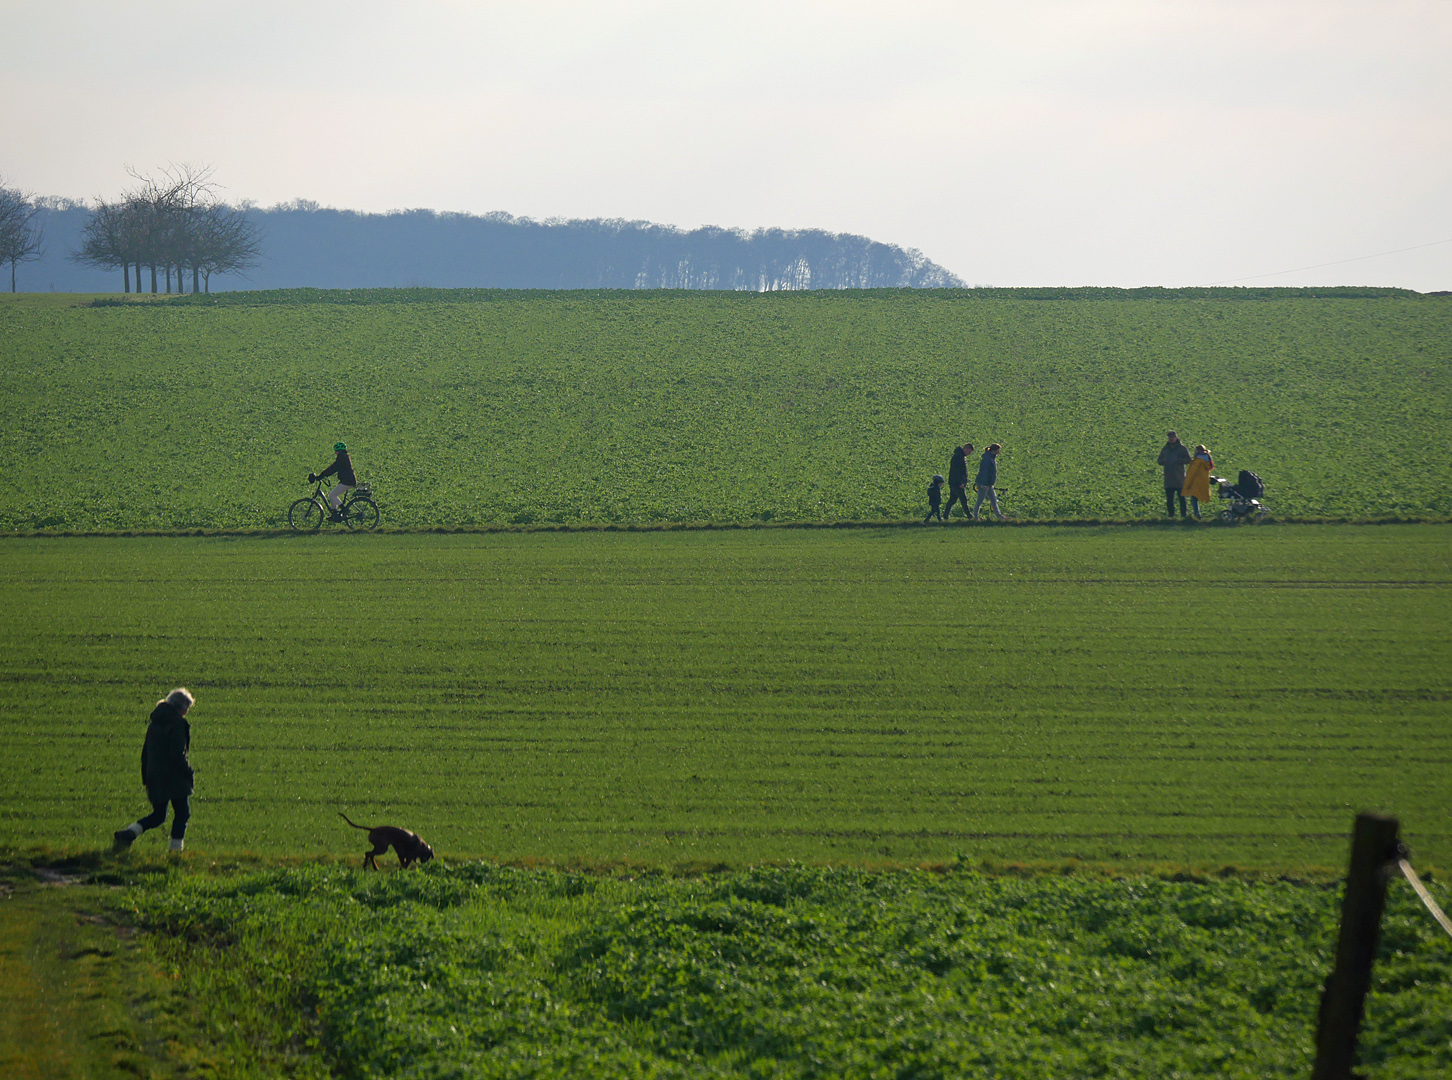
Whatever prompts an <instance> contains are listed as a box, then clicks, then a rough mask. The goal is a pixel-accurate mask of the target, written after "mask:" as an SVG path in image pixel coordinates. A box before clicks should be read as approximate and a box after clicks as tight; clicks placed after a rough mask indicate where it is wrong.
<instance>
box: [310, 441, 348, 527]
mask: <svg viewBox="0 0 1452 1080" xmlns="http://www.w3.org/2000/svg"><path fill="white" fill-rule="evenodd" d="M333 452H334V453H335V454H337V455H338V456H337V457H336V458H334V459H333V463H332V464H331V465H330V466H328V468H327V469H325V470H323V471H322V472H320V473H318V474H317V475H316V476H314V475H313V474H312V473H308V483H309V484H311V483H314V482H315V481H318V480H322V479H325V478H326V477H329V476H332V475H333V474H334V473H336V474H337V476H338V483H337V484H336V485H335V486H334V487H333V490H332V491H330V492H328V505H329V506H331V507H332V508H333V512H332V514H331V515H330V516H329V520H330V521H342V520H343V515H342V514H340V513H339V512H338V509H339V506H340V505H341V504H342V502H343V496H344V495H346V494H348V492H350V491H352V490H353V489H354V488H355V487H357V486H358V476H357V474H355V473H354V472H353V459H352V458H350V457H349V456H348V446H347V444H346V443H334V444H333Z"/></svg>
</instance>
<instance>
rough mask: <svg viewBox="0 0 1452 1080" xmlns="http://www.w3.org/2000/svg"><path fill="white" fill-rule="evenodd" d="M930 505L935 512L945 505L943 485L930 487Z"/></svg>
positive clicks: (931, 485)
mask: <svg viewBox="0 0 1452 1080" xmlns="http://www.w3.org/2000/svg"><path fill="white" fill-rule="evenodd" d="M928 505H929V506H931V507H932V508H933V509H934V510H936V509H937V508H938V507H940V506H942V505H943V485H942V484H929V485H928Z"/></svg>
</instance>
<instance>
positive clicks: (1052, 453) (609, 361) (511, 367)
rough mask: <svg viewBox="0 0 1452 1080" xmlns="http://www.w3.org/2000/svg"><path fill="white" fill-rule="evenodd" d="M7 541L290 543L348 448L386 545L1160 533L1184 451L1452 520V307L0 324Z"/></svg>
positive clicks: (877, 297) (914, 303)
mask: <svg viewBox="0 0 1452 1080" xmlns="http://www.w3.org/2000/svg"><path fill="white" fill-rule="evenodd" d="M0 340H3V342H4V345H3V346H0V415H3V416H4V417H5V419H6V423H5V424H4V425H3V427H0V530H8V531H25V530H32V529H67V530H82V531H86V530H103V529H131V528H159V529H171V528H192V527H209V528H253V527H269V526H277V525H279V524H280V523H281V521H282V515H283V513H284V511H285V509H286V507H287V505H288V503H290V502H291V501H292V500H293V499H294V498H296V497H298V496H299V495H300V494H303V493H304V487H303V484H302V482H301V481H302V478H303V476H304V475H305V474H306V473H307V472H308V471H309V470H310V469H316V468H319V467H321V466H322V465H323V464H325V463H326V462H328V461H329V460H330V454H331V451H330V449H329V448H330V447H331V446H332V444H333V442H334V441H336V440H338V439H343V440H344V441H346V442H347V443H348V444H349V446H350V448H351V449H352V450H353V454H354V460H355V462H356V463H357V464H358V466H359V469H360V471H361V473H362V474H363V475H364V477H365V478H367V479H369V480H371V481H372V482H373V483H374V485H375V488H376V489H377V490H378V492H379V495H380V502H381V503H382V505H383V509H384V514H385V522H386V524H387V525H389V526H393V527H432V526H469V525H487V524H502V523H543V522H558V523H608V522H677V521H684V522H698V521H722V522H724V521H735V522H742V521H816V520H835V519H860V518H867V519H905V518H911V517H913V516H921V513H922V509H923V508H922V502H923V495H922V492H923V488H924V486H925V485H926V482H927V479H928V477H929V476H930V475H931V474H932V473H934V472H945V471H946V466H947V459H948V454H949V451H950V449H951V447H952V446H953V445H954V444H955V443H958V442H962V441H964V440H972V441H973V442H975V443H976V444H978V445H979V446H983V445H985V444H986V443H987V442H989V441H998V442H1001V443H1003V444H1004V447H1005V451H1004V456H1003V458H1002V463H1001V470H1000V474H1001V475H1000V486H1001V487H1002V488H1003V489H1005V490H1006V492H1007V494H1006V497H1005V500H1004V502H1005V506H1006V508H1007V509H1008V510H1009V511H1010V512H1012V513H1014V514H1016V515H1018V516H1020V517H1030V518H1111V519H1120V518H1135V517H1147V516H1153V515H1155V514H1157V513H1159V512H1160V511H1161V509H1162V501H1161V495H1160V480H1159V475H1158V471H1157V468H1156V466H1155V464H1154V458H1155V454H1156V453H1157V452H1158V450H1159V447H1160V445H1161V444H1162V442H1163V434H1164V431H1165V430H1166V429H1167V428H1169V427H1174V428H1177V429H1178V430H1179V431H1180V432H1181V434H1182V436H1183V437H1184V438H1185V439H1186V440H1187V441H1188V442H1190V443H1191V444H1194V443H1196V442H1204V443H1206V444H1208V445H1209V446H1210V448H1211V450H1212V451H1213V452H1214V454H1215V457H1216V461H1217V465H1218V466H1219V467H1220V469H1221V470H1222V471H1229V472H1230V473H1231V474H1232V475H1233V473H1234V472H1235V471H1236V470H1238V469H1240V468H1251V469H1254V470H1255V471H1256V472H1258V473H1260V474H1261V475H1262V476H1263V477H1264V478H1265V479H1266V481H1267V483H1268V484H1269V487H1270V493H1269V496H1268V501H1269V503H1270V505H1271V506H1272V507H1273V508H1274V510H1275V511H1276V513H1278V514H1280V515H1282V516H1287V517H1376V516H1387V515H1392V516H1406V517H1434V518H1445V517H1447V516H1448V515H1452V485H1449V473H1448V467H1447V464H1446V462H1445V461H1444V460H1441V456H1442V451H1443V449H1444V447H1445V443H1446V439H1447V435H1448V420H1447V418H1448V417H1449V416H1452V303H1449V302H1447V301H1446V300H1445V299H1439V298H1430V297H1421V296H1417V295H1415V294H1406V293H1396V292H1385V293H1377V292H1375V291H1369V290H1362V291H1357V290H1341V291H1336V290H1330V291H1325V292H1322V293H1309V294H1308V293H1304V292H1297V291H1294V290H1192V291H1186V292H1180V293H1173V292H1166V291H1163V290H1142V291H1130V292H1118V291H1114V290H1078V291H1075V290H1070V291H1066V292H1053V291H1044V290H1038V291H1035V290H1017V291H1015V290H1001V291H987V292H973V291H964V292H865V293H809V294H807V293H798V294H767V295H758V294H749V293H705V294H702V293H669V292H663V293H639V292H620V293H568V292H567V293H507V292H484V291H473V292H457V293H450V292H439V291H429V290H384V291H378V292H372V293H357V294H354V293H325V292H315V291H311V292H310V291H303V292H297V293H272V294H250V295H249V294H231V295H229V296H227V297H225V298H222V297H217V298H209V297H196V298H193V297H187V298H185V299H182V300H179V301H177V300H174V301H169V302H168V301H163V302H159V303H158V302H150V301H143V302H132V303H125V304H115V303H110V304H106V305H105V306H96V307H93V306H87V304H86V303H83V302H81V301H79V300H78V299H77V298H52V297H30V296H20V297H5V298H3V300H0Z"/></svg>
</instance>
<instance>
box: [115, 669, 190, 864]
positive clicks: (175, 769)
mask: <svg viewBox="0 0 1452 1080" xmlns="http://www.w3.org/2000/svg"><path fill="white" fill-rule="evenodd" d="M195 701H196V699H195V698H193V697H192V695H191V691H189V690H188V689H187V688H186V687H184V686H182V687H178V688H177V689H175V690H173V691H172V692H171V693H169V694H167V695H166V697H164V698H162V699H161V700H160V701H158V702H157V703H156V708H154V709H152V710H151V722H150V723H149V724H147V726H146V741H145V742H144V743H143V744H142V746H141V783H142V785H143V786H145V788H146V797H147V799H149V800H150V801H151V813H149V814H147V815H146V816H145V817H144V818H141V819H140V820H138V821H133V822H132V823H131V824H130V825H128V826H126V828H124V829H118V830H117V831H116V832H115V833H114V834H113V839H114V841H115V843H114V845H113V847H112V850H113V851H125V850H126V849H127V848H129V847H130V846H131V844H132V842H133V841H134V840H135V839H136V838H137V837H138V836H140V835H141V834H142V833H144V832H145V831H146V830H147V829H155V828H157V827H158V826H160V825H161V824H162V822H164V821H165V820H166V807H167V804H168V803H170V804H171V808H172V811H173V813H172V819H171V850H172V851H181V850H182V847H183V845H184V842H185V840H186V835H187V822H188V821H189V820H190V819H191V816H192V811H191V802H190V800H191V796H192V791H193V790H194V779H195V774H194V772H193V770H192V763H191V748H192V729H191V725H190V724H188V723H187V719H186V716H187V713H188V712H189V711H190V710H191V707H192V705H193V703H194V702H195Z"/></svg>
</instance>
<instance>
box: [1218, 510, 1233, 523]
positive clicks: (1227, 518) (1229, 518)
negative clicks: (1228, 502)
mask: <svg viewBox="0 0 1452 1080" xmlns="http://www.w3.org/2000/svg"><path fill="white" fill-rule="evenodd" d="M1220 520H1221V521H1223V522H1225V524H1227V525H1233V524H1235V511H1234V510H1222V511H1220Z"/></svg>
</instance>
